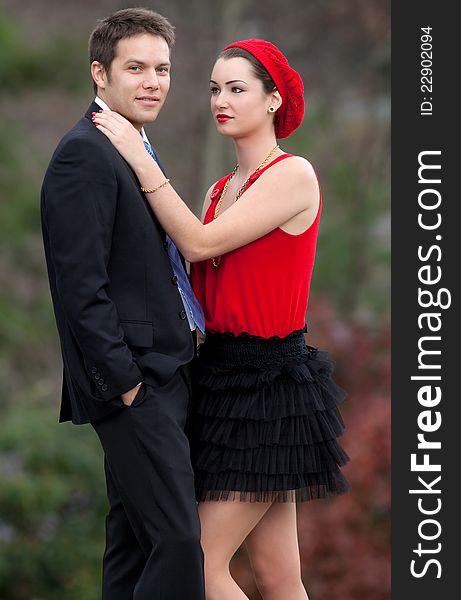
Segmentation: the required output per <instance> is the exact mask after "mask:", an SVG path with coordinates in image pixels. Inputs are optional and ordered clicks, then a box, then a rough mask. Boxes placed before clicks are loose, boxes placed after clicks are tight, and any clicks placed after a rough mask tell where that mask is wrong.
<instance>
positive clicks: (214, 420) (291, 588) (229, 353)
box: [94, 39, 348, 600]
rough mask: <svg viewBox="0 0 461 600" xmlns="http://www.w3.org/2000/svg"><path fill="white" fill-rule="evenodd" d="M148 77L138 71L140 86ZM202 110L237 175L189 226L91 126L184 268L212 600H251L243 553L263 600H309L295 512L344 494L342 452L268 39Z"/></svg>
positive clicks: (310, 240) (299, 169)
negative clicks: (239, 579) (196, 336)
mask: <svg viewBox="0 0 461 600" xmlns="http://www.w3.org/2000/svg"><path fill="white" fill-rule="evenodd" d="M146 77H147V75H146ZM210 91H211V112H212V114H213V118H214V119H215V122H216V127H217V129H218V132H219V133H220V134H221V135H225V136H227V137H229V138H231V139H232V140H233V142H234V146H235V152H236V158H237V165H236V167H235V168H234V170H233V171H232V173H230V174H228V175H226V176H225V177H223V178H222V179H220V180H219V181H218V182H217V183H215V184H214V185H212V186H211V187H210V189H209V190H208V193H207V194H206V197H205V202H204V207H203V212H202V219H203V224H202V222H200V221H199V220H198V219H197V218H196V217H195V216H194V215H193V213H191V212H190V210H189V209H188V208H187V206H186V205H185V204H184V202H183V201H182V200H181V198H179V196H178V195H177V194H176V193H175V191H174V189H173V188H172V186H171V185H170V184H169V182H168V180H166V179H165V176H164V175H163V174H162V171H161V170H160V169H159V168H158V166H157V165H156V164H155V162H154V161H153V160H152V159H151V158H150V157H149V155H148V154H147V153H146V152H145V151H144V148H143V144H142V141H141V137H140V135H139V132H137V131H135V130H134V128H133V127H131V125H129V124H128V123H127V122H126V121H125V120H124V119H123V118H122V117H120V116H119V115H118V114H117V113H111V112H102V113H99V114H97V115H95V119H94V121H95V123H96V124H97V125H98V127H99V128H100V129H101V131H102V132H103V133H104V134H105V135H106V136H107V137H108V138H109V139H110V140H111V141H112V143H113V144H114V145H115V146H116V147H117V149H118V150H119V151H120V153H121V154H122V155H123V156H124V157H125V158H126V160H127V161H128V162H129V163H130V165H131V166H132V168H133V169H134V171H135V172H136V174H137V176H138V178H139V181H140V184H141V186H143V187H142V190H143V191H144V192H145V193H146V197H147V199H148V201H149V203H150V205H151V207H152V209H153V210H154V212H155V214H156V216H157V218H158V219H159V220H160V222H161V224H162V225H163V227H164V228H165V230H166V231H167V233H168V234H169V235H170V236H171V237H172V238H173V240H174V241H175V242H176V244H177V246H178V248H179V249H180V250H181V252H182V253H183V254H184V256H185V257H186V259H188V260H189V261H190V262H191V263H194V264H192V282H193V287H194V290H195V292H196V294H197V297H198V299H199V301H200V303H201V304H202V306H203V309H204V314H205V319H206V329H207V332H206V337H205V341H204V343H203V344H202V346H201V347H200V351H199V381H198V389H199V393H198V395H197V398H196V400H195V403H194V409H193V417H192V424H191V448H192V460H193V464H194V469H195V476H196V492H197V500H198V502H199V513H200V518H201V526H202V546H203V550H204V553H205V578H206V588H207V599H208V600H215V599H216V600H242V599H245V598H247V597H246V595H245V594H244V593H243V591H242V590H241V589H240V588H239V587H238V586H237V584H236V582H235V581H234V580H233V579H232V577H231V575H230V572H229V563H230V560H231V558H232V556H233V554H234V553H235V551H236V550H237V549H238V548H239V546H240V545H241V544H242V543H245V544H246V548H247V550H248V554H249V557H250V560H251V564H252V568H253V570H254V575H255V578H256V582H257V584H258V587H259V589H260V591H261V594H262V596H263V598H264V600H282V599H283V600H305V599H306V598H307V594H306V591H305V588H304V586H303V583H302V581H301V574H300V559H299V548H298V540H297V530H296V501H304V500H311V499H314V498H323V497H326V496H329V495H331V494H338V493H341V492H344V491H346V490H347V489H348V484H347V482H346V480H345V478H344V477H343V475H342V474H341V472H340V467H341V466H342V465H344V464H345V463H346V462H347V455H346V454H345V452H344V451H343V450H342V448H341V447H340V445H339V444H338V443H337V441H336V438H337V437H338V436H339V435H340V434H341V433H342V431H343V423H342V420H341V416H340V414H339V411H338V408H337V406H338V404H339V403H340V402H341V401H342V400H343V397H344V393H343V392H342V391H341V390H340V389H339V388H338V387H337V386H336V384H335V383H334V382H333V381H332V379H331V377H330V374H331V371H332V365H331V362H330V361H329V359H328V357H327V355H326V354H325V353H324V352H319V351H318V350H317V349H315V348H312V347H309V346H306V344H305V340H304V331H305V314H306V309H307V303H308V294H309V285H310V280H311V275H312V269H313V265H314V256H315V249H316V242H317V232H318V227H319V220H320V213H321V195H320V191H319V185H318V181H317V177H316V174H315V172H314V169H313V168H312V166H311V164H310V163H309V162H308V161H307V160H305V159H304V158H301V157H299V156H293V155H291V154H286V153H284V152H283V150H282V149H281V148H280V147H279V145H278V144H277V141H276V140H277V138H284V137H287V136H288V135H290V134H291V133H292V131H293V130H294V129H296V128H297V127H298V126H299V124H300V123H301V120H302V117H303V114H304V99H303V92H304V90H303V84H302V81H301V78H300V76H299V75H298V73H297V72H296V71H295V70H294V69H292V68H291V67H290V66H289V64H288V62H287V60H286V58H285V57H284V56H283V54H282V53H281V52H280V50H279V49H278V48H277V47H275V46H274V45H273V44H270V43H269V42H266V41H264V40H258V39H252V40H243V41H239V42H235V43H234V44H231V45H230V46H228V47H226V48H225V49H224V50H223V51H222V52H221V54H220V55H219V57H218V59H217V61H216V63H215V65H214V68H213V72H212V74H211V80H210Z"/></svg>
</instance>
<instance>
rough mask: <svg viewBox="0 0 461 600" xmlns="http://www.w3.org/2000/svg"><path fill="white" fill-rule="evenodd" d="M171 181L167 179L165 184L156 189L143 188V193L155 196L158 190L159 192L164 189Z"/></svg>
mask: <svg viewBox="0 0 461 600" xmlns="http://www.w3.org/2000/svg"><path fill="white" fill-rule="evenodd" d="M169 182H170V180H169V179H165V181H164V182H163V183H161V184H160V185H158V186H157V187H155V188H152V189H147V188H144V187H142V186H141V192H144V193H145V194H153V193H154V192H156V191H157V190H159V189H160V188H162V187H163V186H164V185H167V183H169Z"/></svg>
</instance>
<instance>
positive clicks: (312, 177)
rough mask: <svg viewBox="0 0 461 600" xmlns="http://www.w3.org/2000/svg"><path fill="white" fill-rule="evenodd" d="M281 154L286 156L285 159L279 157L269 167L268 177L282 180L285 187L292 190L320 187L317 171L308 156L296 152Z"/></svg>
mask: <svg viewBox="0 0 461 600" xmlns="http://www.w3.org/2000/svg"><path fill="white" fill-rule="evenodd" d="M281 156H284V160H280V159H279V160H278V161H277V163H275V164H274V165H272V166H271V168H270V169H267V175H268V179H270V180H273V181H274V182H275V181H279V182H281V183H282V185H283V187H284V188H286V189H287V190H290V191H293V190H295V189H306V187H308V188H312V189H319V188H320V184H319V180H318V177H317V173H316V171H315V169H314V167H313V165H312V163H311V162H310V161H309V160H307V158H304V157H303V156H297V155H295V154H285V155H281Z"/></svg>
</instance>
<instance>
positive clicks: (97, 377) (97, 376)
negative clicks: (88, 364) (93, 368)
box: [94, 373, 101, 381]
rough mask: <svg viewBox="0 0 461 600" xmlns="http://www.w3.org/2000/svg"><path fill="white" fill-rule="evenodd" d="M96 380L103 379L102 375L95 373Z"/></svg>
mask: <svg viewBox="0 0 461 600" xmlns="http://www.w3.org/2000/svg"><path fill="white" fill-rule="evenodd" d="M94 378H95V379H96V381H97V380H98V379H100V378H101V375H100V373H95V374H94Z"/></svg>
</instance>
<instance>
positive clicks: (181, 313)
mask: <svg viewBox="0 0 461 600" xmlns="http://www.w3.org/2000/svg"><path fill="white" fill-rule="evenodd" d="M179 318H180V319H182V320H183V321H184V319H187V315H186V311H185V310H182V311H181V312H180V313H179Z"/></svg>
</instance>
